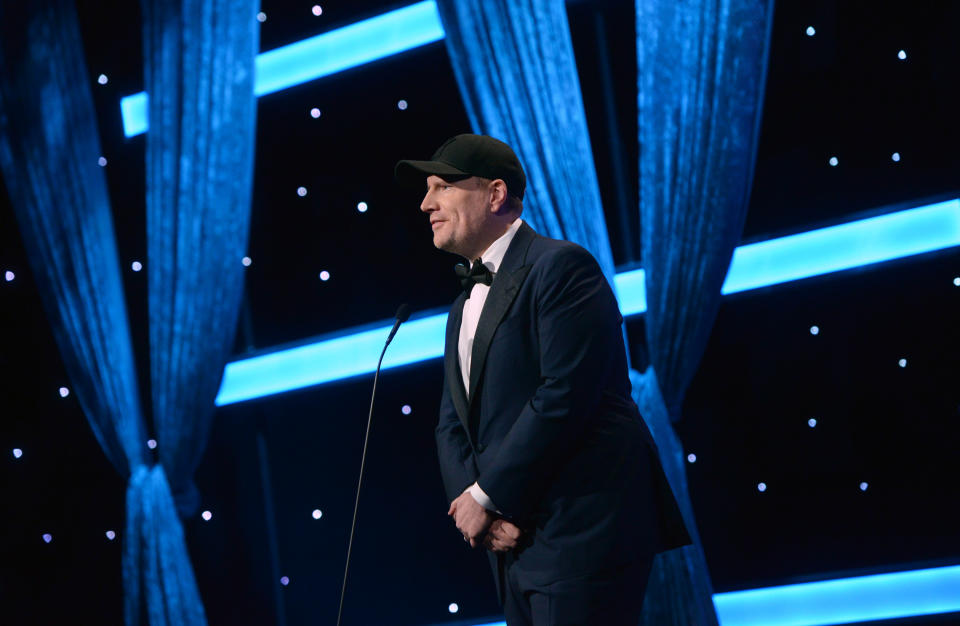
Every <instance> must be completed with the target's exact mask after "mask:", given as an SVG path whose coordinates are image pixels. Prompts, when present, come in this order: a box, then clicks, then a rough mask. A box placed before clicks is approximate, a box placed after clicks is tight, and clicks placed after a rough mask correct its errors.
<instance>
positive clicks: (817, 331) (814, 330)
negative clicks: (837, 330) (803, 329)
mask: <svg viewBox="0 0 960 626" xmlns="http://www.w3.org/2000/svg"><path fill="white" fill-rule="evenodd" d="M810 334H811V335H819V334H820V327H819V326H811V327H810Z"/></svg>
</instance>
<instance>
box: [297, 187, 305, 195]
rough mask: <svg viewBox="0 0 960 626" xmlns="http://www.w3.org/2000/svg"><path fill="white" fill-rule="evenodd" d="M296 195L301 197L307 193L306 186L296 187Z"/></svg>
mask: <svg viewBox="0 0 960 626" xmlns="http://www.w3.org/2000/svg"><path fill="white" fill-rule="evenodd" d="M297 195H298V196H300V197H301V198H302V197H304V196H305V195H307V188H306V187H297Z"/></svg>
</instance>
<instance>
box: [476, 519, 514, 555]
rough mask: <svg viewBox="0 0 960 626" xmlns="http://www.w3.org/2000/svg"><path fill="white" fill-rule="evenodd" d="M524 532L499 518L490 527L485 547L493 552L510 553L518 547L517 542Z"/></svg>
mask: <svg viewBox="0 0 960 626" xmlns="http://www.w3.org/2000/svg"><path fill="white" fill-rule="evenodd" d="M522 534H523V531H522V530H520V528H519V527H517V525H516V524H512V523H510V522H508V521H507V520H505V519H502V518H498V519H496V520H494V521H493V523H492V524H491V525H490V529H489V530H487V535H486V537H484V539H483V545H484V546H486V547H487V549H488V550H492V551H493V552H509V551H510V550H513V549H514V548H516V547H517V542H518V541H519V539H520V536H521V535H522Z"/></svg>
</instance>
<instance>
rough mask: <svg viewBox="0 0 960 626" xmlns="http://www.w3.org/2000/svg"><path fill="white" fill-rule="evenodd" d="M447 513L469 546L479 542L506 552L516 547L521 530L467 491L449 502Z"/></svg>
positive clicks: (488, 547) (492, 548)
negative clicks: (484, 506) (484, 505)
mask: <svg viewBox="0 0 960 626" xmlns="http://www.w3.org/2000/svg"><path fill="white" fill-rule="evenodd" d="M447 515H450V516H451V517H453V521H454V523H455V524H456V525H457V529H458V530H459V531H460V533H461V534H462V535H463V539H464V540H465V541H468V542H470V547H471V548H476V547H477V546H478V545H480V543H483V545H484V546H485V547H486V548H487V549H488V550H492V551H494V552H507V551H508V550H512V549H513V548H515V547H517V542H518V540H519V539H520V535H522V534H523V531H522V530H520V528H519V527H517V526H516V525H515V524H513V523H511V522H508V521H507V520H505V519H503V518H502V517H497V516H496V514H494V513H492V512H490V511H488V510H487V509H485V508H483V506H481V505H480V503H479V502H477V501H476V500H475V499H474V498H473V496H472V495H470V493H469V492H468V491H464V492H463V493H461V494H460V495H459V496H457V499H456V500H454V501H453V502H451V503H450V509H449V510H448V511H447Z"/></svg>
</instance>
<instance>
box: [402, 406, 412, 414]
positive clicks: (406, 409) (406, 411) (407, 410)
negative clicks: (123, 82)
mask: <svg viewBox="0 0 960 626" xmlns="http://www.w3.org/2000/svg"><path fill="white" fill-rule="evenodd" d="M400 412H401V413H403V414H404V415H410V414H411V413H413V409H412V408H411V407H410V405H409V404H404V405H403V406H402V407H400Z"/></svg>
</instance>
